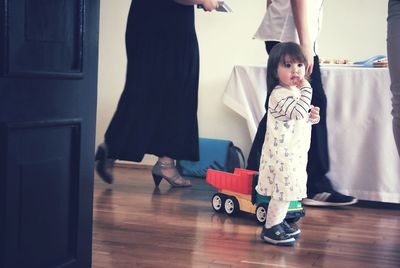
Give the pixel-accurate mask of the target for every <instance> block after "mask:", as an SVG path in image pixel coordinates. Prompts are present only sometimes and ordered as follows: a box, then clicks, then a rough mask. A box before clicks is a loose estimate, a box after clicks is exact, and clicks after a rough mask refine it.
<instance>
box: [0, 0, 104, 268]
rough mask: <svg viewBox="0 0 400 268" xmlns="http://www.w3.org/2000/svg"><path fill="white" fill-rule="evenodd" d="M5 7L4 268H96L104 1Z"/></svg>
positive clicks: (0, 54) (0, 186)
mask: <svg viewBox="0 0 400 268" xmlns="http://www.w3.org/2000/svg"><path fill="white" fill-rule="evenodd" d="M0 1H1V3H0V20H1V21H0V267H1V268H15V267H18V268H31V267H32V268H33V267H35V268H45V267H46V268H47V267H90V266H91V240H92V192H93V157H94V155H93V154H94V153H93V152H94V137H95V123H96V122H95V119H96V92H97V90H96V88H97V61H98V20H99V0H0Z"/></svg>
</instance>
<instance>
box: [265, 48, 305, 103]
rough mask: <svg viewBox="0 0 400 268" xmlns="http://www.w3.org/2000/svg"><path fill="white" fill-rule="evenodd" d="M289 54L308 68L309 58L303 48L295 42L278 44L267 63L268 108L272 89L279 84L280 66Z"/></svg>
mask: <svg viewBox="0 0 400 268" xmlns="http://www.w3.org/2000/svg"><path fill="white" fill-rule="evenodd" d="M286 56H288V57H289V58H291V59H292V60H294V61H297V62H301V63H304V65H305V67H306V69H307V65H308V62H307V59H306V57H305V56H304V54H303V51H302V50H301V47H300V46H299V45H298V44H296V43H293V42H285V43H278V44H276V45H275V46H274V47H273V48H272V49H271V51H270V53H269V58H268V65H267V102H266V103H265V106H266V107H265V108H267V109H268V107H267V106H268V99H269V96H270V95H271V92H272V90H273V89H274V88H275V87H276V86H277V85H279V78H278V73H277V72H278V67H279V64H283V63H284V60H285V57H286Z"/></svg>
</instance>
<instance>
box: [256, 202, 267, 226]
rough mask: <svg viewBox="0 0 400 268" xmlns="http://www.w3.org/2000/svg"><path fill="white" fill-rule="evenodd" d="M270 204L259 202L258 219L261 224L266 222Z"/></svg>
mask: <svg viewBox="0 0 400 268" xmlns="http://www.w3.org/2000/svg"><path fill="white" fill-rule="evenodd" d="M267 211H268V205H266V204H259V205H258V206H257V208H256V219H257V222H258V223H259V224H264V223H265V220H266V219H267Z"/></svg>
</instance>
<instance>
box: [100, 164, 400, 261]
mask: <svg viewBox="0 0 400 268" xmlns="http://www.w3.org/2000/svg"><path fill="white" fill-rule="evenodd" d="M115 176H116V181H115V184H114V185H112V186H109V185H106V184H105V183H103V182H102V181H101V180H100V179H99V178H97V177H96V178H95V189H94V214H93V217H94V225H93V266H92V267H94V268H100V267H107V268H119V267H157V268H158V267H160V268H163V267H173V268H179V267H215V268H217V267H218V268H219V267H287V268H293V267H327V268H328V267H332V268H369V267H371V268H386V267H392V268H399V267H400V210H399V206H389V207H388V206H383V207H381V206H380V208H370V207H366V206H365V205H358V206H352V207H346V208H337V209H331V208H311V207H307V208H306V217H305V218H303V219H301V220H300V222H299V223H298V226H299V227H300V228H301V230H302V236H301V238H300V239H299V240H298V242H297V244H296V245H295V246H294V247H276V246H272V245H269V244H265V243H263V242H262V241H261V240H260V238H259V234H260V230H261V228H260V227H259V226H258V225H257V223H256V220H255V219H254V218H253V217H254V216H253V215H249V214H246V215H239V216H238V217H236V218H233V217H229V216H227V215H224V214H217V213H215V212H214V211H213V209H212V207H211V196H212V195H213V194H214V193H215V190H214V188H212V187H211V186H209V185H206V183H205V180H204V179H192V183H193V187H192V188H186V189H175V188H170V187H169V185H168V184H167V183H166V182H165V181H163V182H161V185H160V188H159V189H157V188H155V187H154V184H153V180H152V178H151V175H150V171H149V170H147V169H131V168H117V169H116V170H115Z"/></svg>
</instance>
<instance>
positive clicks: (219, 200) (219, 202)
mask: <svg viewBox="0 0 400 268" xmlns="http://www.w3.org/2000/svg"><path fill="white" fill-rule="evenodd" d="M224 202H225V197H224V195H222V194H220V193H216V194H214V196H213V197H212V199H211V205H212V208H213V209H214V210H215V211H216V212H223V211H224V210H223V208H224Z"/></svg>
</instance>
